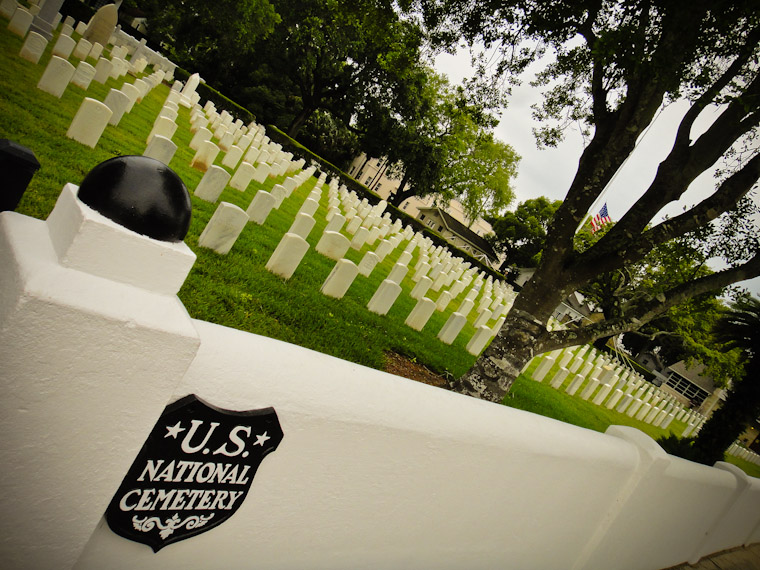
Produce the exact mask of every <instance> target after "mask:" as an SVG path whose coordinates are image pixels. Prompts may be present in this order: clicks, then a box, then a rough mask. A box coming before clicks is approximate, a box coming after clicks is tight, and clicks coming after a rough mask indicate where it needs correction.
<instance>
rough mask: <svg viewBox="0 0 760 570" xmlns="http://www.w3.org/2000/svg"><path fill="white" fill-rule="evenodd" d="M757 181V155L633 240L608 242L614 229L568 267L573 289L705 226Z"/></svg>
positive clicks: (759, 161) (759, 159)
mask: <svg viewBox="0 0 760 570" xmlns="http://www.w3.org/2000/svg"><path fill="white" fill-rule="evenodd" d="M759 179H760V154H756V155H755V156H754V157H753V158H752V159H750V160H749V161H748V162H747V163H746V164H745V165H744V166H743V167H742V168H741V169H740V170H739V171H737V172H735V173H734V174H732V175H731V176H730V177H729V178H727V179H726V180H724V181H723V183H722V184H721V185H720V186H719V187H718V189H717V190H716V191H715V192H714V193H713V194H712V195H711V196H709V197H708V198H705V199H704V200H702V202H700V203H699V204H697V205H696V206H694V207H692V208H691V209H689V210H687V211H686V212H684V213H682V214H680V215H678V216H676V217H675V218H672V219H669V220H665V221H664V222H662V223H660V224H658V225H656V226H655V227H653V228H651V229H650V230H647V231H645V232H644V233H642V234H640V235H638V236H636V237H632V236H631V235H622V236H621V235H620V233H619V232H618V235H617V236H615V239H608V237H609V235H610V234H612V233H613V232H614V231H615V230H616V229H617V225H616V227H615V228H613V229H612V230H611V231H610V232H609V233H608V234H607V235H606V236H604V238H602V239H601V240H600V241H599V242H597V243H596V244H595V245H594V246H593V247H591V248H590V249H588V250H586V251H585V252H584V253H582V254H580V256H579V257H578V258H577V260H576V261H575V262H574V263H573V265H572V266H571V269H572V270H574V271H575V275H576V280H575V281H574V283H575V285H576V287H579V286H581V285H583V284H585V283H587V282H588V281H590V280H591V279H593V278H594V277H595V276H596V275H599V274H602V273H607V272H609V271H614V270H616V269H620V268H621V267H624V266H626V265H630V264H632V263H636V262H638V261H641V260H642V259H644V257H646V255H647V254H648V253H649V252H650V251H652V249H654V248H655V247H656V246H658V245H660V244H662V243H665V242H667V241H670V240H671V239H674V238H677V237H680V236H682V235H684V234H687V233H689V232H691V231H694V230H696V229H698V228H700V227H703V226H705V225H707V224H708V223H710V222H711V221H712V220H714V219H716V218H717V217H719V216H720V215H721V214H723V213H725V212H727V211H728V210H730V209H731V208H732V207H733V206H735V205H736V204H737V203H738V202H739V200H741V199H742V198H743V197H744V196H745V195H746V194H747V193H748V192H749V191H750V190H751V189H752V186H753V185H754V184H756V183H757V181H758V180H759Z"/></svg>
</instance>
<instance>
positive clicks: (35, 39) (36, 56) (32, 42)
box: [18, 32, 48, 63]
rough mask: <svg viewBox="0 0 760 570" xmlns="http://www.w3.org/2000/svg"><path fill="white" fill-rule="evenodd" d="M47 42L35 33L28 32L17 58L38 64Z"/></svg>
mask: <svg viewBox="0 0 760 570" xmlns="http://www.w3.org/2000/svg"><path fill="white" fill-rule="evenodd" d="M47 43H48V42H47V40H46V39H45V38H44V37H43V36H41V35H40V34H38V33H37V32H29V34H28V35H27V36H26V41H24V45H23V46H21V51H20V52H19V54H18V55H19V57H21V59H25V60H27V61H31V62H32V63H39V61H40V58H41V57H42V53H43V52H44V51H45V48H46V47H47Z"/></svg>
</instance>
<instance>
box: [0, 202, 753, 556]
mask: <svg viewBox="0 0 760 570" xmlns="http://www.w3.org/2000/svg"><path fill="white" fill-rule="evenodd" d="M62 196H63V195H62ZM67 196H68V197H66V196H64V199H67V200H70V198H71V194H70V193H69V194H68V195H67ZM75 205H76V204H72V203H71V202H70V201H69V202H68V206H67V208H68V209H67V210H66V211H72V212H75V213H77V216H78V218H77V219H83V220H85V223H83V226H82V227H83V230H82V232H81V233H80V234H76V235H81V236H84V237H83V238H82V239H85V238H86V236H87V235H92V236H99V237H98V239H101V238H102V236H106V238H107V237H108V236H109V235H112V234H113V235H116V236H117V237H118V239H114V240H113V242H112V245H111V247H117V246H115V245H114V244H118V243H123V241H122V240H123V239H124V238H125V235H126V234H125V233H124V232H127V230H123V229H121V230H119V229H118V228H112V227H110V226H109V224H108V223H107V222H106V221H103V220H101V219H100V218H98V216H97V215H95V214H94V213H93V212H91V211H88V210H87V208H86V206H83V205H81V204H79V205H76V207H73V206H75ZM59 213H60V212H59ZM72 216H73V214H72ZM77 216H74V217H77ZM51 218H53V220H54V222H55V223H56V224H61V223H64V222H65V220H64V221H61V219H60V217H58V220H57V221H55V218H56V217H55V216H51ZM89 224H95V226H96V227H97V229H98V231H97V232H89V230H88V227H89ZM53 225H55V224H53ZM49 226H50V220H49V222H48V223H45V222H40V221H37V220H30V219H28V218H25V217H23V216H19V215H17V214H13V213H5V214H0V238H1V239H0V262H1V263H3V265H2V267H3V268H11V271H7V270H4V271H2V272H0V362H2V363H3V367H2V369H1V370H2V374H0V389H2V396H3V397H2V400H3V408H2V412H3V415H2V429H3V435H4V437H3V439H2V440H0V464H1V465H3V478H2V481H3V486H2V487H1V488H2V493H1V494H0V507H1V508H2V512H3V517H2V520H1V521H0V524H1V525H2V527H0V531H2V533H3V541H2V542H0V544H1V545H2V546H0V559H1V560H3V568H9V569H13V570H15V569H22V568H23V569H32V570H42V569H46V568H51V569H52V568H55V569H61V568H72V567H73V568H76V569H77V570H96V569H97V570H100V569H104V568H107V569H109V570H111V569H113V570H118V569H136V568H140V569H153V568H155V569H161V570H172V569H175V568H176V569H180V568H182V569H187V568H203V569H208V568H214V569H223V568H236V569H237V568H265V569H293V570H296V569H297V570H304V569H330V570H338V569H350V570H357V569H362V568H366V569H373V570H378V569H385V568H387V569H393V570H397V569H401V568H403V569H435V570H441V569H447V568H450V569H457V570H461V569H463V568H467V569H468V570H469V569H480V568H482V569H493V568H519V569H521V570H525V569H536V570H547V569H552V568H556V569H561V570H566V569H574V570H580V569H600V570H609V569H610V568H616V569H621V568H640V569H651V570H659V569H661V568H664V567H667V566H670V565H672V564H676V563H678V562H683V561H686V560H688V559H693V558H695V557H698V556H700V555H702V554H706V553H708V552H709V551H711V550H713V549H724V548H729V547H733V546H738V545H741V544H744V543H748V542H752V541H756V540H758V538H760V537H758V521H760V508H758V507H760V480H758V479H751V478H747V477H742V476H741V475H740V474H738V473H736V472H735V470H732V469H731V468H725V466H721V468H713V467H705V466H701V465H696V464H693V463H690V462H687V461H684V460H682V459H678V458H673V457H670V456H668V455H666V454H665V453H664V452H663V451H662V450H661V448H659V447H658V446H657V445H656V444H655V443H654V441H652V440H651V439H649V438H648V437H647V436H645V435H643V434H642V433H641V432H638V431H637V430H633V429H631V428H622V427H613V428H610V430H609V432H608V433H607V434H601V433H597V432H593V431H589V430H585V429H581V428H577V427H574V426H572V425H568V424H564V423H561V422H557V421H554V420H550V419H547V418H544V417H541V416H537V415H534V414H530V413H526V412H522V411H518V410H514V409H510V408H506V407H503V406H499V405H496V404H492V403H488V402H483V401H479V400H475V399H472V398H469V397H465V396H461V395H458V394H453V393H449V392H446V391H444V390H440V389H436V388H432V387H429V386H426V385H423V384H418V383H415V382H412V381H409V380H405V379H402V378H398V377H395V376H392V375H389V374H385V373H383V372H379V371H376V370H371V369H367V368H364V367H361V366H358V365H355V364H352V363H349V362H345V361H341V360H338V359H335V358H332V357H329V356H326V355H323V354H319V353H315V352H312V351H310V350H307V349H303V348H300V347H297V346H293V345H290V344H287V343H283V342H279V341H275V340H272V339H267V338H263V337H259V336H255V335H251V334H248V333H244V332H240V331H236V330H233V329H229V328H225V327H221V326H217V325H213V324H210V323H206V322H201V321H195V320H191V319H189V318H188V317H187V314H186V313H185V312H184V309H183V308H182V307H181V304H179V301H178V300H177V298H176V297H175V296H174V295H170V294H167V293H165V292H160V293H158V292H156V291H152V290H151V288H154V289H155V288H156V287H158V285H157V284H156V283H155V280H154V278H155V276H149V277H150V279H148V278H147V277H146V280H145V282H144V283H145V287H146V288H145V289H140V288H139V287H138V286H137V285H136V284H134V283H124V282H123V276H121V275H119V274H116V275H114V276H113V277H114V279H109V276H108V275H94V274H92V273H91V272H92V271H96V270H95V269H93V268H92V267H89V266H88V267H86V271H85V270H84V269H85V268H82V267H71V266H68V265H67V263H69V261H67V259H68V258H67V257H66V255H63V254H61V253H60V252H61V251H65V248H64V249H62V248H61V247H59V246H60V244H58V245H56V244H54V243H52V242H51V240H52V241H55V240H56V239H61V238H60V236H61V235H69V238H70V239H72V240H73V241H72V243H76V242H77V238H76V235H74V237H73V238H72V237H71V232H51V231H49V229H50V228H49ZM59 227H60V226H59ZM109 232H110V233H109ZM56 236H58V237H56ZM131 239H132V240H137V241H140V240H145V239H148V238H144V237H142V236H136V234H135V235H133V237H132V238H131ZM85 241H86V239H85ZM107 241H108V240H107V239H106V242H107ZM136 243H137V242H136ZM84 245H87V243H85V244H84ZM132 245H135V244H132ZM137 245H140V244H137ZM137 245H136V247H137ZM149 245H150V246H151V247H148V248H147V249H146V250H145V251H146V252H150V251H152V247H153V245H155V244H149ZM118 247H121V246H118ZM137 249H138V250H139V249H140V248H139V247H138V248H137ZM160 249H161V248H159V250H160ZM127 250H130V248H129V247H127ZM135 251H136V250H135ZM57 252H58V253H57ZM180 253H181V252H180ZM163 254H164V255H175V254H177V252H176V251H174V250H172V249H171V248H169V249H165V250H164V251H163ZM146 255H147V253H146ZM72 259H76V256H75V257H74V258H72ZM96 273H97V271H96ZM191 359H192V362H190V361H191ZM191 393H194V394H196V395H197V396H199V397H200V398H202V399H204V400H205V401H207V402H209V403H210V404H212V405H215V406H219V407H222V408H226V409H231V410H247V409H254V408H264V407H269V406H271V407H274V408H275V410H276V412H277V414H278V417H279V421H280V424H281V426H282V429H283V432H284V439H283V441H282V443H281V444H280V446H279V448H278V449H277V450H276V451H275V452H274V453H272V454H271V455H270V456H268V457H267V458H266V459H265V460H264V461H263V463H262V465H261V467H260V468H259V470H258V473H257V474H256V477H255V479H254V481H253V486H252V488H251V491H250V493H249V495H248V496H247V498H246V499H245V501H244V503H243V504H242V506H241V508H240V509H239V511H238V512H237V513H235V514H234V515H233V516H232V518H231V519H230V520H228V521H227V522H225V523H223V524H222V525H220V526H219V527H217V528H214V529H212V530H210V531H208V532H206V533H203V534H200V535H198V536H195V537H193V538H190V539H187V540H184V541H181V542H178V543H176V544H171V545H169V546H167V547H166V548H164V549H162V550H160V551H159V552H158V553H153V551H152V550H151V549H150V548H149V547H147V546H145V545H143V544H138V543H135V542H131V541H129V540H126V539H124V538H121V537H119V536H117V535H115V534H114V533H112V532H111V531H110V530H109V529H108V527H107V525H106V524H105V522H104V521H103V520H102V518H100V515H101V514H102V513H103V511H104V510H105V506H106V504H107V503H108V502H109V500H110V499H111V497H112V495H113V493H114V492H115V491H116V488H117V487H118V485H119V483H120V481H121V479H122V478H123V476H124V474H125V473H126V470H127V468H128V466H129V464H130V463H131V461H132V459H133V458H134V457H135V455H136V453H137V450H138V449H139V447H140V444H141V442H142V441H143V439H144V437H145V435H146V434H147V433H148V431H149V430H150V428H151V427H152V425H153V423H155V421H156V420H157V418H158V415H159V413H160V411H161V409H162V407H163V406H164V405H166V404H168V403H169V402H171V401H174V400H176V399H178V398H181V397H183V396H185V395H187V394H191ZM99 518H100V521H99V522H98V519H99Z"/></svg>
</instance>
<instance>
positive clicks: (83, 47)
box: [72, 38, 92, 60]
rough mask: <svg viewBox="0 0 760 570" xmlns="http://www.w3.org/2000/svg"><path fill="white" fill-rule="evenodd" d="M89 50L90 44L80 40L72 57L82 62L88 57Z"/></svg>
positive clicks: (82, 39)
mask: <svg viewBox="0 0 760 570" xmlns="http://www.w3.org/2000/svg"><path fill="white" fill-rule="evenodd" d="M91 49H92V44H91V43H90V42H88V41H87V40H86V39H84V38H80V39H79V41H78V42H77V45H76V47H75V48H74V53H73V54H72V56H73V57H75V58H76V59H80V60H84V59H85V58H86V57H87V56H88V55H89V53H90V50H91Z"/></svg>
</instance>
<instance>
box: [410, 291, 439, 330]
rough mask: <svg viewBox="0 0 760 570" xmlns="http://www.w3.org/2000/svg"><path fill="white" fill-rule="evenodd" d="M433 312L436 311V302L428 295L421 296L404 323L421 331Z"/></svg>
mask: <svg viewBox="0 0 760 570" xmlns="http://www.w3.org/2000/svg"><path fill="white" fill-rule="evenodd" d="M433 313H435V303H434V302H433V301H432V300H430V299H428V298H427V297H421V298H420V299H419V300H418V301H417V304H416V305H415V306H414V309H412V312H411V313H409V316H407V317H406V320H405V321H404V324H405V325H407V326H408V327H411V328H413V329H414V330H416V331H421V330H422V329H423V328H424V326H425V325H426V324H427V322H428V321H429V320H430V317H431V316H432V315H433Z"/></svg>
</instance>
